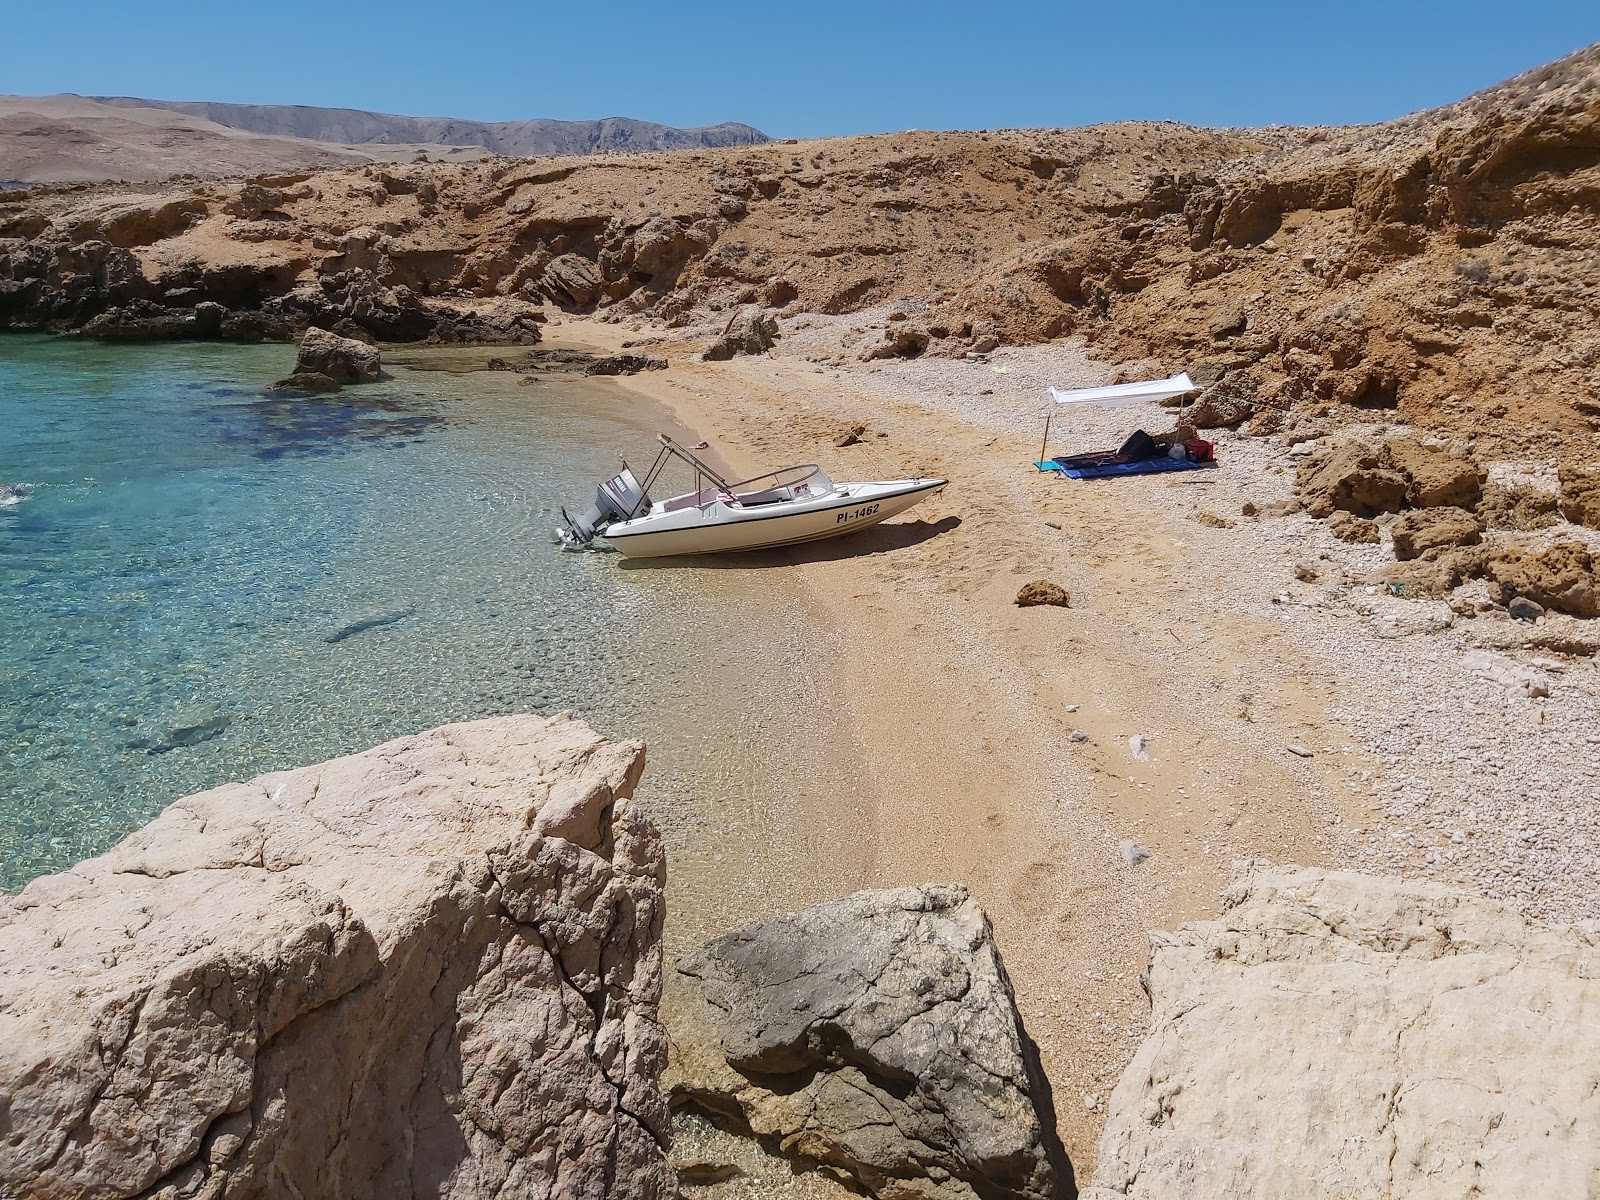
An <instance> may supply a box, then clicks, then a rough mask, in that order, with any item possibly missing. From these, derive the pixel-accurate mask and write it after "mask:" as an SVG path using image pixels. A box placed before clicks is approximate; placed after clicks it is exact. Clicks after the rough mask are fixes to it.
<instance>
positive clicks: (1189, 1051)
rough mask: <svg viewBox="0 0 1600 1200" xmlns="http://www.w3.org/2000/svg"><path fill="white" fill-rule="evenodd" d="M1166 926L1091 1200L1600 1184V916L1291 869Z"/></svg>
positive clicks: (1454, 1194)
mask: <svg viewBox="0 0 1600 1200" xmlns="http://www.w3.org/2000/svg"><path fill="white" fill-rule="evenodd" d="M1224 899H1225V908H1224V911H1223V914H1222V916H1221V918H1220V919H1219V920H1216V921H1206V922H1202V923H1199V924H1196V925H1192V926H1187V927H1185V928H1184V929H1182V930H1180V931H1179V932H1178V933H1176V934H1156V935H1154V937H1153V951H1152V956H1151V966H1150V991H1151V996H1152V1000H1153V1004H1154V1012H1153V1024H1152V1029H1151V1032H1150V1035H1149V1037H1148V1038H1147V1039H1146V1040H1145V1042H1144V1044H1143V1045H1142V1046H1141V1047H1140V1049H1139V1052H1138V1054H1137V1055H1136V1056H1135V1058H1134V1060H1133V1062H1132V1064H1131V1065H1130V1066H1129V1067H1128V1070H1127V1072H1126V1073H1125V1074H1124V1075H1123V1077H1122V1081H1121V1083H1120V1084H1119V1085H1118V1086H1117V1089H1116V1091H1115V1092H1114V1093H1113V1094H1112V1097H1111V1103H1110V1109H1109V1112H1110V1116H1109V1119H1108V1121H1107V1125H1106V1130H1105V1134H1104V1137H1103V1139H1102V1141H1101V1145H1100V1159H1099V1166H1098V1171H1097V1174H1096V1178H1095V1186H1094V1187H1092V1188H1090V1189H1088V1190H1087V1191H1086V1192H1085V1193H1084V1198H1085V1200H1113V1198H1114V1197H1115V1198H1120V1197H1139V1198H1141V1200H1164V1198H1168V1197H1170V1198H1172V1200H1180V1198H1181V1200H1195V1198H1198V1197H1224V1196H1226V1197H1235V1196H1249V1197H1252V1198H1256V1200H1265V1198H1269V1197H1284V1198H1289V1197H1293V1198H1294V1200H1317V1198H1322V1197H1326V1198H1327V1200H1333V1198H1335V1197H1338V1198H1341V1200H1343V1198H1352V1197H1362V1198H1364V1200H1365V1198H1371V1200H1383V1198H1386V1197H1394V1198H1396V1200H1399V1198H1401V1197H1404V1198H1405V1200H1425V1198H1431V1197H1438V1198H1441V1200H1442V1198H1444V1197H1450V1198H1452V1200H1453V1198H1458V1197H1459V1198H1465V1197H1469V1196H1538V1197H1541V1198H1544V1200H1555V1198H1557V1197H1586V1196H1594V1195H1596V1194H1600V927H1596V926H1593V925H1583V926H1552V925H1541V924H1538V923H1535V922H1532V921H1528V920H1525V919H1524V918H1522V917H1521V916H1519V915H1518V914H1517V913H1516V912H1515V911H1514V910H1512V909H1510V908H1508V907H1507V906H1505V905H1502V904H1497V903H1494V902H1492V901H1488V900H1482V899H1476V898H1472V897H1467V896H1463V895H1459V894H1456V893H1453V892H1450V891H1448V890H1446V889H1444V888H1441V887H1437V886H1431V885H1426V884H1414V883H1406V882H1402V881H1399V880H1395V879H1380V878H1373V877H1369V876H1363V875H1357V874H1353V873H1349V872H1324V871H1316V870H1299V869H1280V870H1265V869H1263V870H1257V871H1254V872H1251V873H1247V874H1245V875H1244V876H1242V877H1241V878H1240V879H1239V880H1238V881H1236V883H1235V884H1234V886H1233V887H1231V888H1230V890H1229V891H1228V893H1227V894H1226V895H1225V898H1224Z"/></svg>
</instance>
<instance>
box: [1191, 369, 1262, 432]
mask: <svg viewBox="0 0 1600 1200" xmlns="http://www.w3.org/2000/svg"><path fill="white" fill-rule="evenodd" d="M1259 386H1260V380H1258V379H1257V378H1256V377H1255V375H1254V374H1253V373H1252V372H1250V371H1234V372H1231V373H1229V374H1227V375H1224V376H1222V377H1221V378H1220V379H1218V380H1217V382H1215V383H1213V384H1212V385H1211V386H1210V387H1208V388H1206V389H1205V391H1203V392H1201V393H1200V395H1199V396H1197V397H1196V398H1195V401H1194V403H1193V404H1191V405H1189V406H1188V414H1187V415H1188V419H1189V421H1190V422H1191V423H1192V424H1193V425H1194V427H1195V428H1196V429H1227V428H1231V427H1232V426H1234V425H1240V424H1243V423H1244V422H1245V421H1247V420H1248V419H1249V418H1250V415H1251V414H1252V413H1254V412H1255V411H1256V392H1257V390H1258V388H1259Z"/></svg>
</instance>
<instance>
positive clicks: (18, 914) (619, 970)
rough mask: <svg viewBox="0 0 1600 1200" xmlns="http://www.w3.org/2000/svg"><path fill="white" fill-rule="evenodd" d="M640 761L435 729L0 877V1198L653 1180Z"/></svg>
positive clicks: (615, 1191)
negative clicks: (87, 854)
mask: <svg viewBox="0 0 1600 1200" xmlns="http://www.w3.org/2000/svg"><path fill="white" fill-rule="evenodd" d="M643 761H644V751H643V747H642V746H640V745H639V744H637V743H621V744H612V743H607V742H605V741H604V740H602V739H601V738H600V737H598V736H597V735H596V734H595V733H593V732H592V731H591V730H590V729H589V728H588V727H587V726H585V725H583V724H582V723H580V722H578V721H574V720H571V719H568V718H565V717H557V718H554V719H551V720H544V719H541V718H537V717H531V716H524V717H504V718H498V719H494V720H489V721H479V722H475V723H472V724H466V725H452V726H446V727H444V728H441V729H436V730H433V731H430V732H428V733H423V734H419V735H417V736H415V737H407V738H401V739H399V740H398V741H394V742H390V743H388V744H387V745H384V746H380V747H378V748H377V749H375V750H370V751H367V752H366V753H364V754H358V755H354V756H353V757H350V758H344V759H339V760H336V761H333V762H329V763H323V764H321V765H320V766H315V767H307V768H304V769H301V770H295V771H285V772H281V773H277V774H272V775H264V776H262V777H260V778H259V779H256V780H254V781H253V782H251V783H248V784H229V785H227V786H225V787H221V788H218V789H216V790H214V791H210V792H205V793H202V794H200V795H197V796H191V797H188V798H187V799H184V800H180V801H178V802H177V803H175V804H173V805H172V806H171V807H169V808H168V809H167V810H166V811H165V812H164V813H162V814H161V816H159V817H158V818H157V819H156V820H155V821H153V822H151V823H150V824H149V825H148V826H146V827H145V828H144V829H142V830H140V831H139V832H138V833H136V834H134V835H132V836H131V837H129V838H128V839H127V840H126V841H124V842H122V843H121V844H120V845H118V846H117V847H116V848H114V849H113V850H111V851H110V852H108V853H107V854H105V855H102V856H101V857H99V858H95V859H90V860H88V861H86V862H83V863H80V864H78V866H76V867H74V868H73V869H72V870H71V871H68V872H65V873H63V874H60V875H54V876H49V877H46V878H43V879H39V880H36V881H34V882H33V883H32V884H30V885H29V886H28V887H27V888H26V889H25V890H24V891H23V892H22V893H21V894H20V895H18V896H15V897H8V898H5V899H3V900H0V1097H3V1106H0V1113H3V1119H0V1139H3V1140H0V1194H3V1195H7V1196H12V1195H16V1196H23V1195H26V1196H32V1197H39V1198H41V1200H42V1198H47V1197H88V1198H110V1197H128V1196H151V1195H159V1196H171V1197H176V1196H206V1197H243V1196H286V1195H300V1196H306V1197H311V1196H349V1197H380V1196H381V1197H394V1196H417V1197H421V1196H428V1197H480V1196H501V1197H507V1198H510V1197H518V1196H523V1197H534V1196H537V1197H547V1196H562V1197H595V1198H597V1200H598V1198H599V1197H608V1196H630V1197H631V1196H638V1197H666V1196H670V1195H672V1194H673V1191H674V1185H673V1180H672V1177H671V1172H670V1171H669V1170H668V1168H667V1166H666V1164H665V1159H664V1157H663V1152H662V1146H663V1144H664V1143H665V1142H666V1141H667V1140H668V1138H669V1125H668V1120H669V1119H668V1114H667V1110H666V1105H665V1101H664V1099H663V1097H662V1095H661V1092H660V1091H659V1088H658V1086H657V1078H658V1074H659V1071H660V1068H661V1066H662V1062H663V1058H664V1041H663V1037H662V1033H661V1030H660V1026H659V1025H658V1023H657V1016H656V1004H657V998H658V993H659V988H660V983H661V975H660V968H661V960H660V934H661V921H662V902H661V889H662V884H663V876H664V865H663V856H662V851H661V847H660V843H659V840H658V838H657V836H656V834H655V831H654V830H653V829H652V828H651V827H650V826H649V825H648V824H647V823H645V822H643V821H641V820H639V819H636V818H635V817H634V816H633V815H632V812H631V805H630V800H629V798H630V796H631V794H632V791H633V787H634V784H635V782H636V780H637V778H638V776H639V773H640V771H641V769H642V767H643Z"/></svg>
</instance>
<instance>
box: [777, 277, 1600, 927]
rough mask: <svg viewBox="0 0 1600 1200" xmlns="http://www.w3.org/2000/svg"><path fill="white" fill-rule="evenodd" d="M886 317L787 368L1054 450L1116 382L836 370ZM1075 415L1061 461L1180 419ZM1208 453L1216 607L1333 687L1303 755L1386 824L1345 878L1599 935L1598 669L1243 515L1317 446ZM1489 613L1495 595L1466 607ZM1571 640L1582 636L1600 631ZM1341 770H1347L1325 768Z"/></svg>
mask: <svg viewBox="0 0 1600 1200" xmlns="http://www.w3.org/2000/svg"><path fill="white" fill-rule="evenodd" d="M887 311H888V310H887V309H886V310H883V311H877V312H874V313H856V314H851V315H850V316H848V317H838V318H830V317H816V316H805V317H801V318H799V319H797V320H794V321H790V322H786V323H785V331H784V332H785V336H784V340H783V341H782V342H781V343H780V353H781V354H783V355H784V356H787V357H803V358H808V359H813V360H816V359H821V360H822V361H821V362H819V363H818V369H819V370H820V371H821V372H822V373H824V374H825V375H826V374H829V373H834V374H837V375H838V376H839V377H840V378H845V377H848V378H849V379H850V381H851V383H852V385H853V386H854V387H856V388H858V389H860V390H863V391H866V392H869V393H871V394H873V395H875V396H877V397H880V398H882V399H884V400H890V401H901V402H907V403H912V404H917V405H920V406H922V407H924V408H927V409H931V410H934V411H937V412H940V413H944V414H948V415H951V416H954V417H957V418H959V419H961V420H963V421H965V422H968V423H970V424H973V425H976V426H979V427H982V428H988V429H992V430H994V431H995V432H996V433H997V434H1017V435H1021V434H1024V433H1039V432H1042V430H1043V423H1044V415H1045V413H1046V412H1047V411H1048V409H1049V405H1048V403H1047V401H1046V399H1045V395H1044V392H1045V388H1046V387H1048V386H1050V385H1051V384H1054V385H1056V386H1060V387H1074V386H1076V387H1084V386H1092V385H1094V384H1098V383H1103V382H1105V381H1106V379H1107V377H1108V376H1109V374H1110V371H1111V368H1110V367H1109V366H1108V365H1107V364H1104V363H1099V362H1095V361H1094V360H1093V359H1091V358H1090V357H1089V356H1088V354H1087V353H1086V352H1085V350H1084V348H1083V347H1082V346H1081V345H1080V344H1077V343H1074V342H1066V343H1058V344H1052V345H1040V346H1030V347H1021V348H1002V349H1000V350H997V351H995V352H993V353H992V354H990V355H988V356H986V357H985V358H983V359H981V360H967V359H940V358H928V357H923V358H918V359H915V360H910V361H898V360H895V361H885V362H878V363H871V364H863V363H859V362H850V363H849V365H834V364H833V362H832V361H830V360H831V359H834V358H838V357H840V356H841V354H843V355H845V356H847V357H848V356H849V353H850V345H851V339H852V337H855V338H857V339H859V337H862V336H867V335H869V334H871V335H873V336H875V333H874V331H873V330H872V328H871V327H872V326H876V327H877V328H878V329H881V328H882V322H883V320H884V318H885V316H886V313H887ZM1064 413H1065V410H1059V409H1058V410H1057V420H1056V421H1055V422H1054V423H1053V426H1052V433H1051V445H1050V448H1051V450H1052V451H1053V452H1055V453H1064V452H1073V451H1077V450H1087V449H1096V448H1104V447H1106V446H1114V445H1117V444H1119V443H1120V441H1121V440H1122V438H1124V437H1126V436H1127V434H1128V433H1130V432H1131V431H1132V430H1133V429H1134V428H1137V427H1139V426H1140V425H1144V426H1145V427H1146V428H1148V429H1152V430H1154V429H1164V428H1168V427H1170V424H1171V421H1172V417H1173V414H1172V413H1171V412H1170V411H1169V410H1157V409H1156V408H1154V407H1150V408H1138V409H1103V408H1090V407H1086V408H1083V409H1075V410H1071V412H1070V415H1069V417H1068V419H1065V420H1063V419H1062V416H1063V415H1064ZM1371 432H1374V433H1392V432H1400V431H1398V430H1395V429H1394V428H1393V427H1389V428H1384V427H1380V426H1374V427H1373V429H1372V430H1371ZM1204 436H1206V437H1208V438H1212V439H1213V440H1215V441H1216V442H1217V443H1218V458H1219V461H1220V463H1221V467H1220V469H1219V470H1218V471H1217V472H1216V473H1215V474H1214V475H1211V474H1208V475H1207V476H1206V478H1205V479H1204V480H1203V481H1201V480H1196V479H1194V478H1192V477H1182V478H1178V479H1172V480H1161V481H1160V482H1159V483H1157V485H1156V486H1157V487H1160V488H1162V489H1163V490H1164V492H1165V493H1166V494H1167V495H1169V496H1170V498H1171V502H1172V503H1171V512H1172V514H1173V519H1174V522H1175V524H1176V525H1177V527H1179V528H1180V529H1181V531H1182V536H1183V537H1184V538H1185V539H1188V540H1190V541H1192V542H1194V543H1199V544H1201V545H1202V546H1203V549H1204V554H1203V556H1197V558H1198V557H1203V559H1204V561H1205V562H1206V563H1207V564H1208V568H1209V569H1211V570H1214V571H1215V573H1216V574H1215V578H1214V579H1213V580H1212V581H1211V584H1210V587H1209V588H1208V601H1209V603H1211V604H1212V605H1214V606H1215V607H1216V608H1217V609H1221V610H1224V611H1230V612H1236V613H1239V614H1241V615H1244V616H1249V617H1254V618H1260V619H1264V620H1268V621H1272V622H1276V623H1279V624H1281V626H1283V627H1284V628H1286V630H1287V631H1288V633H1289V634H1290V636H1291V638H1292V640H1293V642H1294V644H1295V645H1297V646H1298V647H1299V648H1300V649H1301V650H1302V651H1304V652H1305V654H1306V655H1307V657H1308V658H1309V659H1310V661H1311V662H1312V663H1314V664H1315V665H1316V667H1317V669H1318V670H1319V671H1320V672H1321V673H1322V674H1323V676H1324V678H1325V681H1326V682H1327V683H1329V684H1330V685H1331V690H1332V692H1333V694H1334V697H1335V698H1334V700H1333V702H1332V704H1331V706H1330V708H1329V710H1328V716H1329V717H1330V718H1331V720H1332V721H1333V722H1334V723H1335V724H1334V726H1333V727H1330V728H1329V729H1328V730H1327V731H1326V737H1325V738H1324V739H1323V741H1322V742H1321V743H1318V744H1314V745H1310V746H1307V747H1306V748H1307V749H1311V750H1312V751H1313V753H1314V754H1315V755H1316V757H1317V758H1318V759H1322V760H1324V762H1323V767H1324V769H1333V770H1337V771H1340V772H1341V773H1342V774H1343V776H1344V778H1343V780H1342V783H1343V788H1342V790H1343V791H1345V793H1346V794H1347V795H1354V796H1357V797H1363V798H1365V800H1366V802H1367V803H1368V805H1369V806H1370V807H1371V808H1372V809H1373V810H1374V811H1375V815H1374V816H1373V817H1372V818H1371V819H1369V820H1367V821H1366V822H1365V823H1364V824H1362V825H1360V826H1357V827H1354V828H1345V829H1342V830H1338V831H1335V834H1334V836H1335V840H1336V844H1337V845H1338V847H1339V851H1338V853H1339V854H1340V855H1341V856H1342V857H1343V858H1344V860H1345V865H1347V866H1350V867H1354V868H1357V869H1361V870H1366V871H1373V872H1378V873H1384V874H1398V875H1403V876H1407V877H1415V878H1426V879H1433V880H1438V881H1441V882H1447V883H1452V884H1455V885H1457V886H1465V887H1468V888H1471V889H1473V890H1476V891H1479V892H1481V893H1484V894H1486V895H1489V896H1493V897H1497V898H1500V899H1504V900H1507V901H1510V902H1512V903H1515V904H1517V905H1519V906H1520V907H1521V908H1522V909H1523V910H1524V911H1526V912H1527V913H1529V914H1530V915H1533V916H1539V917H1545V918H1550V919H1556V920H1579V919H1594V918H1600V665H1597V663H1596V660H1595V659H1593V658H1584V657H1565V656H1560V655H1554V654H1550V653H1548V652H1539V651H1536V650H1528V649H1525V648H1522V647H1521V644H1520V643H1521V642H1522V641H1523V640H1525V638H1526V637H1528V636H1534V635H1536V634H1537V633H1539V632H1541V625H1543V624H1544V623H1543V622H1541V625H1528V626H1526V627H1524V626H1523V625H1522V624H1521V623H1518V622H1512V621H1511V620H1510V619H1509V618H1508V617H1506V616H1505V614H1504V613H1503V612H1499V611H1494V612H1488V613H1483V614H1480V615H1477V616H1472V617H1464V616H1461V615H1459V614H1458V613H1456V612H1454V611H1452V609H1451V606H1450V605H1449V604H1447V603H1445V602H1442V601H1424V600H1414V599H1407V598H1403V597H1398V596H1393V595H1390V594H1389V591H1388V589H1387V588H1386V587H1384V586H1382V585H1379V584H1375V583H1369V582H1367V581H1368V580H1369V579H1371V578H1372V577H1373V576H1374V575H1375V574H1376V573H1377V572H1378V571H1379V570H1381V569H1382V568H1383V567H1385V566H1386V565H1388V564H1390V563H1392V562H1393V561H1394V560H1393V554H1392V548H1391V545H1390V539H1389V537H1388V534H1387V531H1385V533H1384V537H1383V541H1382V543H1381V544H1379V545H1359V544H1355V545H1352V544H1348V543H1345V542H1341V541H1339V540H1338V539H1336V538H1334V537H1333V536H1332V534H1331V533H1329V531H1328V529H1327V527H1326V526H1325V525H1324V523H1323V522H1321V521H1318V520H1315V519H1313V518H1311V517H1309V516H1307V515H1305V514H1304V513H1300V512H1290V513H1289V514H1288V515H1283V516H1262V517H1255V518H1252V517H1246V516H1244V515H1243V511H1244V508H1245V505H1246V504H1251V505H1254V506H1255V509H1256V510H1257V511H1258V512H1260V513H1263V514H1269V513H1273V512H1281V511H1282V510H1283V509H1284V508H1286V507H1291V504H1290V502H1292V499H1293V480H1294V470H1295V467H1296V465H1297V464H1298V462H1299V460H1300V455H1297V454H1294V453H1292V452H1291V450H1290V447H1291V446H1292V445H1293V443H1295V442H1296V441H1304V440H1307V439H1311V438H1314V437H1315V436H1316V431H1310V430H1308V431H1305V432H1301V433H1299V434H1296V433H1294V432H1290V433H1286V434H1284V435H1281V436H1280V437H1279V438H1276V439H1265V438H1251V437H1247V436H1244V435H1243V434H1240V433H1237V432H1232V431H1227V430H1216V431H1211V432H1209V433H1207V434H1205V435H1204ZM1302 453H1303V451H1302ZM1489 474H1490V478H1491V480H1495V481H1503V482H1508V483H1510V482H1518V483H1525V484H1532V485H1535V486H1540V487H1544V488H1547V489H1551V490H1553V487H1554V470H1553V466H1552V465H1551V464H1549V463H1545V462H1522V463H1513V462H1496V463H1492V464H1489ZM1196 483H1199V484H1200V486H1195V484H1196ZM1059 486H1076V485H1073V484H1061V485H1059ZM1201 514H1204V515H1203V516H1201ZM1197 516H1199V517H1200V519H1198V520H1197V519H1196V517H1197ZM1213 522H1215V523H1216V524H1217V525H1220V526H1222V527H1214V524H1213ZM1230 525H1231V526H1232V527H1233V528H1231V529H1230V528H1227V526H1230ZM1240 527H1246V530H1247V531H1242V530H1241V528H1240ZM1241 532H1243V536H1241ZM1520 536H1521V537H1522V539H1523V540H1524V541H1526V542H1527V543H1528V544H1530V545H1533V546H1535V547H1539V546H1544V545H1547V544H1549V543H1551V542H1554V541H1557V540H1562V539H1568V540H1578V541H1582V542H1584V543H1586V544H1588V545H1589V546H1590V548H1591V549H1592V550H1595V551H1597V552H1600V533H1597V532H1596V531H1593V530H1587V529H1582V528H1579V527H1574V526H1571V525H1569V524H1567V523H1565V522H1561V523H1559V524H1557V525H1556V526H1554V527H1552V528H1550V529H1546V530H1542V531H1539V532H1538V533H1536V534H1532V535H1520ZM1300 576H1309V578H1302V577H1300ZM1482 596H1483V589H1482V585H1481V584H1475V585H1469V586H1468V587H1467V588H1464V589H1462V590H1461V591H1460V592H1458V593H1457V598H1458V599H1467V600H1471V599H1479V598H1482ZM1545 620H1546V621H1560V620H1564V619H1559V618H1547V619H1545ZM1566 624H1567V626H1568V627H1570V628H1572V629H1575V630H1579V631H1582V632H1588V630H1587V629H1586V628H1585V627H1590V626H1594V625H1596V624H1600V623H1597V622H1571V621H1567V622H1566ZM1595 632H1600V630H1597V631H1595ZM1173 657H1174V660H1175V662H1176V661H1177V660H1178V659H1179V658H1180V657H1181V656H1178V655H1173ZM1286 669H1287V668H1286ZM1329 752H1336V753H1337V755H1339V756H1342V757H1343V758H1345V759H1348V760H1349V761H1348V765H1345V764H1341V763H1336V764H1334V765H1332V766H1329V765H1328V764H1327V763H1326V761H1325V760H1326V759H1327V757H1328V756H1329ZM1313 795H1315V790H1314V789H1313Z"/></svg>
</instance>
